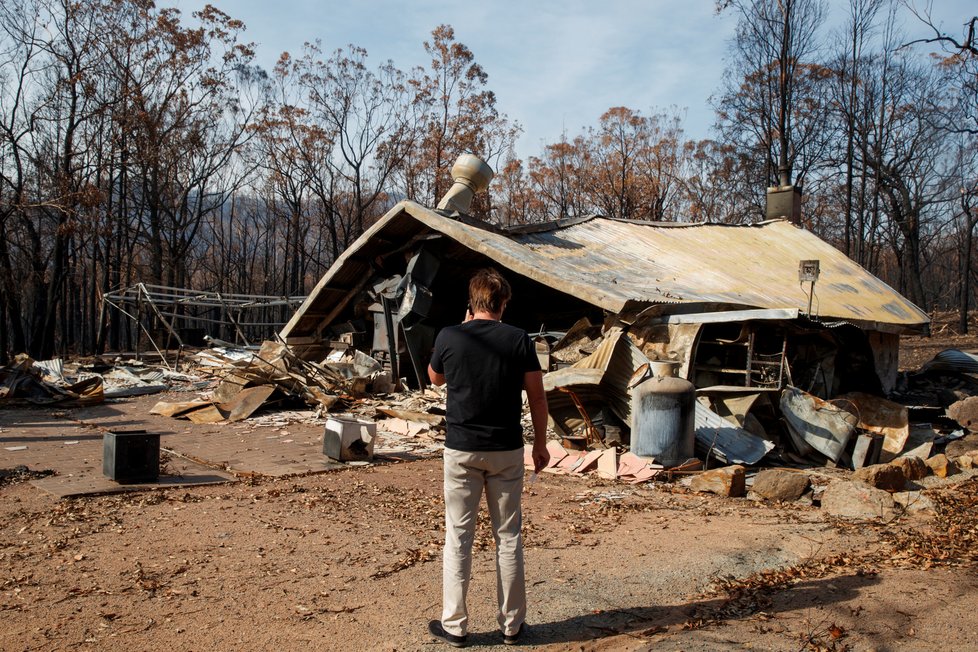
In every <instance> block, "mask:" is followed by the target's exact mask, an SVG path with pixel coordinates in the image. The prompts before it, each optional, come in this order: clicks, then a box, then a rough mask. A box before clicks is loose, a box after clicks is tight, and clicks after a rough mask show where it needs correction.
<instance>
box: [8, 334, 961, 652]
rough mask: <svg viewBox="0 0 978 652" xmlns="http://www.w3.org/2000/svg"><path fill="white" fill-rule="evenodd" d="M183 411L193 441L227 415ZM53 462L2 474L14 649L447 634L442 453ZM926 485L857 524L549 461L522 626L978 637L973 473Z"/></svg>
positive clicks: (625, 646) (579, 635)
mask: <svg viewBox="0 0 978 652" xmlns="http://www.w3.org/2000/svg"><path fill="white" fill-rule="evenodd" d="M951 342H953V343H951ZM944 343H945V344H948V345H950V346H955V347H958V348H969V347H971V348H976V344H978V340H976V339H974V338H969V339H968V340H961V341H958V340H945V341H944ZM932 347H936V350H935V351H934V352H936V351H937V350H941V349H943V348H946V347H945V345H944V344H941V343H939V341H938V338H937V337H934V338H930V339H925V340H910V339H908V340H907V342H906V346H905V347H904V351H903V353H902V355H901V358H902V360H903V361H906V360H908V359H911V358H910V357H909V356H913V355H918V354H922V355H923V357H924V360H926V359H930V357H932V355H933V354H932V353H930V350H931V348H932ZM901 366H903V367H906V366H907V365H906V364H905V363H904V364H902V365H901ZM157 398H158V397H142V398H138V399H132V400H127V401H125V402H121V403H117V404H115V405H113V408H114V411H115V412H116V418H117V419H118V420H119V422H120V423H122V422H124V423H126V424H127V425H129V426H130V427H139V426H140V425H141V424H146V423H148V422H151V418H150V417H149V416H148V415H147V411H148V408H149V406H151V405H152V404H153V403H154V402H155V400H157ZM86 414H87V413H84V412H76V411H72V410H58V411H53V410H43V409H36V408H35V409H33V411H32V412H30V414H29V415H28V416H26V417H25V413H24V411H22V410H0V440H2V441H4V442H11V441H13V439H15V435H17V433H26V435H23V436H22V439H29V438H32V437H37V436H38V434H39V432H40V430H44V429H49V428H52V427H58V424H59V423H62V424H64V425H65V426H66V427H67V426H71V427H73V428H78V429H79V430H78V432H84V429H85V428H91V427H92V424H91V423H89V422H87V421H86ZM52 423H53V424H54V425H52ZM176 423H178V424H179V425H178V426H177V425H173V424H170V426H169V427H171V428H179V429H180V430H181V431H182V432H184V433H189V434H191V435H194V436H199V437H200V438H207V437H208V436H211V437H215V438H216V437H219V436H222V435H221V433H222V432H224V431H222V426H220V425H194V424H189V423H187V422H182V421H181V422H176ZM152 427H161V423H159V422H153V423H152ZM319 428H320V426H315V425H305V426H301V425H293V426H290V427H289V430H290V434H289V435H288V436H289V437H290V438H291V437H294V438H296V439H299V438H300V437H302V436H309V437H314V436H315V435H316V434H317V433H318V432H319ZM72 436H76V435H72ZM240 437H241V441H243V442H245V440H246V439H247V438H248V437H265V433H263V432H262V431H261V429H257V430H256V431H248V430H243V431H241V432H240ZM9 445H10V444H9V443H4V446H9ZM0 452H3V451H0ZM43 470H44V469H40V468H30V469H27V470H25V469H21V470H20V472H19V473H16V474H12V475H4V476H3V477H2V478H0V649H3V650H119V651H130V650H132V651H135V650H151V649H161V648H167V649H169V650H172V651H178V650H229V651H230V650H257V649H312V650H436V649H440V648H442V647H443V645H442V644H440V643H436V642H433V641H431V640H430V639H429V637H428V636H427V634H426V633H425V624H426V622H427V621H428V620H429V619H431V618H437V617H438V615H439V605H440V582H441V568H440V549H439V546H440V541H441V536H442V524H441V518H442V516H441V509H442V505H441V497H440V491H441V477H440V472H441V467H440V462H439V460H438V459H431V458H428V459H423V458H420V459H407V460H405V461H386V462H381V463H379V464H377V465H375V466H371V467H359V468H347V469H343V470H338V471H327V472H314V473H307V474H299V475H292V476H287V477H278V478H270V477H250V478H249V477H245V478H239V480H238V481H237V482H233V483H223V484H215V485H207V486H197V487H170V488H165V489H155V490H151V491H137V492H129V493H123V494H109V495H95V496H84V497H76V498H58V497H56V496H55V495H52V494H50V493H48V492H46V491H43V490H41V489H40V488H39V487H38V485H36V484H33V483H32V481H31V480H32V474H33V473H35V472H39V471H43ZM52 470H54V471H58V469H52ZM72 473H81V472H80V471H73V472H72ZM54 477H55V478H58V477H60V478H62V479H64V475H62V476H54ZM51 479H52V478H50V477H49V478H42V479H40V480H37V482H40V483H43V482H46V481H51ZM926 493H928V494H929V495H930V497H931V498H932V499H933V500H934V501H935V503H936V504H937V514H936V515H935V516H930V517H928V516H925V515H910V514H905V515H902V516H900V517H898V518H897V519H895V520H893V521H891V522H889V523H880V522H876V521H864V522H848V521H843V520H838V519H834V518H832V517H828V516H826V515H825V514H823V513H822V512H820V511H819V510H818V509H817V508H815V507H812V506H811V505H805V504H791V505H770V504H763V503H759V502H755V501H752V500H749V499H723V498H719V497H715V496H710V495H697V494H690V493H687V492H686V490H684V489H683V488H682V487H681V486H679V485H678V484H677V483H653V484H645V485H638V486H631V485H627V484H622V483H618V482H610V481H604V480H599V479H597V478H591V477H588V478H570V477H565V476H552V475H543V476H542V477H540V478H539V479H538V480H537V481H536V482H535V483H534V484H533V485H532V486H530V487H528V491H527V492H526V494H525V503H524V504H525V537H526V539H525V540H526V547H527V550H526V556H527V583H528V592H529V600H530V606H529V615H528V622H529V623H530V625H531V629H530V631H529V633H528V635H527V636H526V638H525V646H526V647H528V648H531V649H537V650H586V651H591V650H594V651H597V650H601V651H604V650H689V651H695V650H702V651H706V650H740V649H753V650H876V651H879V652H882V651H884V650H944V649H960V650H965V649H976V647H978V643H976V642H978V625H976V624H975V619H974V605H975V604H976V601H978V582H976V563H975V562H976V557H978V521H976V519H978V479H974V478H972V479H964V476H960V477H959V479H957V480H955V479H954V478H952V479H951V482H950V483H949V484H947V485H946V486H944V487H943V488H938V489H932V490H928V492H926ZM476 548H477V549H476V552H475V559H474V564H473V581H472V585H471V590H470V611H471V619H472V633H471V636H470V639H471V643H472V644H473V646H474V647H475V648H476V649H491V648H492V647H495V646H497V645H499V643H500V637H499V634H498V631H497V627H496V623H495V618H494V609H493V606H492V605H493V603H494V594H495V590H494V578H493V573H494V568H493V561H492V540H491V535H490V533H489V531H488V530H487V528H486V527H485V524H484V523H482V524H480V529H479V536H478V539H477V546H476ZM499 647H500V648H501V647H502V646H501V645H499Z"/></svg>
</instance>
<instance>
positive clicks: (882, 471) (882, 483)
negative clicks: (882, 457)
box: [852, 464, 907, 492]
mask: <svg viewBox="0 0 978 652" xmlns="http://www.w3.org/2000/svg"><path fill="white" fill-rule="evenodd" d="M852 479H853V480H862V481H863V482H865V483H866V484H868V485H869V486H871V487H876V488H877V489H883V490H884V491H889V492H894V491H902V490H903V486H904V485H905V484H907V476H906V475H904V473H903V469H902V468H900V467H899V466H897V465H895V464H871V465H869V466H864V467H863V468H861V469H856V471H855V472H854V473H853V474H852Z"/></svg>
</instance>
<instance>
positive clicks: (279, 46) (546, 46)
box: [159, 0, 978, 158]
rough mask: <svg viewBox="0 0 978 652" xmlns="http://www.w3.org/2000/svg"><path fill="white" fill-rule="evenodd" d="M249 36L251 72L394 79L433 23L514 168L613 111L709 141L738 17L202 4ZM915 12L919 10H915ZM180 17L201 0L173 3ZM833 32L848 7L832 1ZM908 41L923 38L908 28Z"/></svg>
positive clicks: (944, 1)
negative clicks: (511, 148)
mask: <svg viewBox="0 0 978 652" xmlns="http://www.w3.org/2000/svg"><path fill="white" fill-rule="evenodd" d="M209 1H210V3H211V4H213V5H215V6H216V7H218V8H219V9H221V10H222V11H224V12H225V13H227V14H229V15H230V16H232V17H233V18H238V19H240V20H242V21H243V22H244V23H245V25H246V26H247V31H246V33H245V36H244V40H246V41H253V42H255V43H256V44H257V46H258V47H257V63H258V64H259V65H262V66H263V67H266V68H268V69H271V67H272V66H273V65H274V63H275V61H276V60H277V59H278V56H279V54H280V53H281V52H283V51H289V52H292V53H293V54H298V53H300V52H301V50H302V45H303V43H305V42H311V41H315V40H316V39H320V40H321V41H322V45H323V51H324V52H326V53H330V52H332V51H334V50H336V49H337V48H340V47H345V46H347V45H349V44H354V45H357V46H360V47H363V48H365V49H366V50H367V53H368V62H372V63H373V64H374V65H379V64H380V63H381V62H383V61H386V60H388V59H390V60H392V61H393V62H394V65H395V66H397V67H398V68H400V69H401V70H405V71H407V70H410V69H411V68H413V67H415V66H419V65H426V64H427V63H428V61H427V57H426V55H425V52H424V49H423V46H422V43H423V42H424V41H425V40H429V39H430V36H431V31H432V30H433V29H434V28H435V27H436V26H438V25H440V24H449V25H451V26H452V27H453V28H454V29H455V39H456V41H458V42H460V43H464V44H465V45H466V46H468V48H469V49H470V50H471V51H472V53H473V54H474V56H475V61H476V62H477V63H479V64H480V65H481V66H482V67H483V69H484V70H485V72H487V73H488V75H489V80H488V88H489V89H490V90H492V91H493V92H494V93H495V94H496V107H497V109H498V110H499V111H500V112H502V113H504V114H506V115H507V116H508V117H509V118H510V119H511V120H514V121H516V122H518V123H519V124H520V125H521V126H522V127H523V130H524V133H523V135H522V136H521V138H520V140H519V141H518V142H517V147H516V153H517V155H518V156H520V157H521V158H525V157H527V156H531V155H538V154H539V153H540V152H541V151H542V150H543V147H544V145H546V144H550V143H555V142H558V141H559V140H561V134H562V133H565V132H566V133H567V134H568V136H569V137H573V136H575V135H577V134H579V133H580V132H581V131H582V129H583V128H584V127H586V126H592V125H596V124H597V123H598V118H599V117H600V116H601V114H602V113H604V112H605V111H606V110H607V109H609V108H611V107H614V106H626V107H628V108H630V109H633V110H637V111H640V112H642V113H643V114H645V115H649V114H652V113H658V112H663V111H668V112H672V110H673V109H674V108H675V109H678V110H679V111H680V112H682V114H683V115H685V119H684V121H683V127H684V130H685V132H686V136H687V138H690V139H696V140H699V139H703V138H707V137H709V136H710V135H711V133H710V129H711V125H712V124H713V118H714V111H713V108H712V106H711V104H710V97H711V95H712V94H714V93H716V92H717V91H718V90H719V89H720V87H721V82H722V80H723V75H724V71H725V67H726V59H727V57H728V52H729V46H730V40H731V39H732V38H733V36H734V29H735V26H736V17H735V16H734V14H733V13H731V12H724V13H723V14H720V15H717V13H716V11H715V9H714V7H715V2H714V0H563V1H561V2H555V1H552V0H482V1H481V2H479V1H476V0H469V1H464V0H462V1H460V0H454V1H446V0H271V1H270V0H209ZM917 1H918V4H919V2H921V1H924V0H917ZM159 4H160V6H176V7H177V8H179V9H180V10H181V11H183V12H184V13H185V14H189V13H190V12H192V11H194V10H196V9H198V8H200V7H201V6H203V4H204V2H201V1H198V0H170V1H169V2H166V0H164V1H163V2H161V3H159ZM937 5H939V7H938V6H935V7H934V15H935V16H936V17H939V18H940V20H942V21H943V23H944V27H945V29H946V30H948V31H949V33H951V34H953V35H954V36H960V35H961V27H960V26H961V25H962V24H963V23H964V21H965V19H966V18H967V17H970V16H973V15H975V13H976V11H978V8H976V7H975V5H974V0H937ZM829 6H830V16H829V21H830V22H840V21H843V20H844V18H845V14H846V7H847V6H848V2H845V1H844V0H831V1H830V2H829ZM910 27H911V26H910V25H908V31H910V33H911V34H912V35H914V36H923V35H925V34H926V32H924V31H922V28H920V27H918V26H916V25H913V26H912V27H913V29H912V30H911V29H910Z"/></svg>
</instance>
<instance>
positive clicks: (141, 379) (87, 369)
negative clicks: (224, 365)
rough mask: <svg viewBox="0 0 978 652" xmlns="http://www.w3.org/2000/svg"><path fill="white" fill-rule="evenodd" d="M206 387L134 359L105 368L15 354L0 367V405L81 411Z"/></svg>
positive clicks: (199, 381)
mask: <svg viewBox="0 0 978 652" xmlns="http://www.w3.org/2000/svg"><path fill="white" fill-rule="evenodd" d="M205 385H207V382H206V381H203V380H202V379H201V378H199V377H197V376H194V375H191V374H185V373H180V372H177V371H174V370H172V369H170V368H168V367H162V366H154V365H146V364H143V363H142V362H139V361H129V362H125V363H118V364H106V363H104V362H101V361H95V362H92V363H80V362H75V363H72V364H66V363H65V362H64V360H62V359H60V358H55V359H52V360H43V361H37V360H33V359H31V358H30V357H29V356H27V355H24V354H19V355H17V356H16V358H15V359H14V363H13V364H12V365H9V366H7V367H3V368H0V405H8V406H15V405H60V406H63V407H84V406H88V405H97V404H99V403H102V402H103V401H106V400H114V399H122V398H128V397H132V396H140V395H143V394H155V393H158V392H163V391H167V390H183V391H192V390H194V389H199V388H201V387H203V386H205Z"/></svg>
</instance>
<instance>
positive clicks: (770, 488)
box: [751, 469, 811, 502]
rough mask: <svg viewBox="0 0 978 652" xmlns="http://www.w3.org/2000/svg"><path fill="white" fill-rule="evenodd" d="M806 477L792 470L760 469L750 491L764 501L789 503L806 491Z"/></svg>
mask: <svg viewBox="0 0 978 652" xmlns="http://www.w3.org/2000/svg"><path fill="white" fill-rule="evenodd" d="M810 484H811V481H810V480H809V478H808V475H806V474H805V473H802V472H801V471H794V470H792V469H762V470H761V471H759V472H758V474H757V476H756V477H755V478H754V485H753V486H752V487H751V491H752V492H753V493H754V494H755V495H757V496H758V497H760V498H763V499H765V500H780V501H781V502H791V501H795V500H798V499H799V498H801V497H802V495H803V494H804V493H805V492H806V491H808V487H809V485H810Z"/></svg>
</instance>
